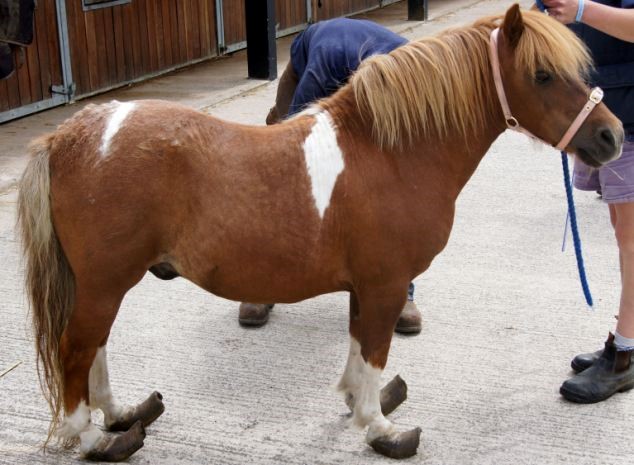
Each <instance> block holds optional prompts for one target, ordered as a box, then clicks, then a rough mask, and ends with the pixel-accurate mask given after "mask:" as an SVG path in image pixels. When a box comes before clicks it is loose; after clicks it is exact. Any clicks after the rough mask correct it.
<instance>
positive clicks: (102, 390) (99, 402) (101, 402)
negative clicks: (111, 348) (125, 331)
mask: <svg viewBox="0 0 634 465" xmlns="http://www.w3.org/2000/svg"><path fill="white" fill-rule="evenodd" d="M88 386H89V389H90V405H91V406H92V407H93V408H100V409H101V410H102V412H103V416H104V423H105V424H106V426H107V427H108V426H110V425H111V424H113V423H114V422H115V421H116V420H117V419H119V418H120V417H121V416H122V415H123V414H124V413H125V411H126V408H125V407H123V406H122V405H120V404H118V403H117V402H115V400H114V398H113V397H112V390H111V389H110V379H109V377H108V363H107V360H106V347H105V346H103V347H100V348H99V349H98V350H97V355H95V360H94V361H93V362H92V366H91V367H90V373H89V374H88Z"/></svg>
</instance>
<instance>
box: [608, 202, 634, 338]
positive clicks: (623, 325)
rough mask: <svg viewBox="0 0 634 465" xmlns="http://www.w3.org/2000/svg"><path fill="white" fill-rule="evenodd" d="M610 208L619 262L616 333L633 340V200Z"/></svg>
mask: <svg viewBox="0 0 634 465" xmlns="http://www.w3.org/2000/svg"><path fill="white" fill-rule="evenodd" d="M610 210H611V211H612V210H613V211H614V213H613V215H612V216H613V217H614V219H615V225H614V232H615V235H616V240H617V243H618V245H619V260H620V264H621V302H620V306H619V319H618V322H617V324H616V333H617V334H618V335H620V336H622V337H623V338H627V339H632V340H634V202H627V203H618V204H614V205H610ZM617 343H618V338H617ZM630 345H632V346H634V344H630Z"/></svg>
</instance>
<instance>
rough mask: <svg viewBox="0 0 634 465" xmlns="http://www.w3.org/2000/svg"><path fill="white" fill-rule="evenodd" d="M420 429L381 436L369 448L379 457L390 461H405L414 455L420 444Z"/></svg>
mask: <svg viewBox="0 0 634 465" xmlns="http://www.w3.org/2000/svg"><path fill="white" fill-rule="evenodd" d="M420 433H421V429H420V428H414V429H413V430H411V431H405V432H403V433H394V434H390V435H389V436H381V437H378V438H376V439H374V440H373V441H372V442H371V443H370V447H372V449H374V450H375V451H377V452H378V453H379V454H381V455H385V456H386V457H390V458H392V459H406V458H408V457H412V456H414V455H416V451H417V450H418V445H419V443H420Z"/></svg>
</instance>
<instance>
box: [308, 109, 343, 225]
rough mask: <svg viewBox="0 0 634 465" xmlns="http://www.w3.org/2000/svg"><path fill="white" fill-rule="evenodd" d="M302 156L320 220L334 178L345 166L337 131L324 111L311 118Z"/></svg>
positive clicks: (333, 186) (329, 195) (335, 180)
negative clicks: (313, 119)
mask: <svg viewBox="0 0 634 465" xmlns="http://www.w3.org/2000/svg"><path fill="white" fill-rule="evenodd" d="M304 156H305V157H306V167H307V169H308V175H309V176H310V183H311V188H312V194H313V198H314V199H315V206H316V207H317V211H318V212H319V217H320V218H322V219H323V217H324V212H325V211H326V209H327V208H328V206H329V205H330V197H331V195H332V191H333V189H334V188H335V183H336V182H337V177H338V176H339V174H340V173H341V172H342V171H343V169H344V167H345V165H344V161H343V153H342V152H341V148H340V147H339V144H338V143H337V128H336V127H335V125H334V123H333V121H332V118H331V117H330V114H329V113H328V112H326V111H322V112H319V113H317V114H316V115H315V124H314V125H313V127H312V128H311V130H310V134H309V135H308V137H307V138H306V140H305V141H304Z"/></svg>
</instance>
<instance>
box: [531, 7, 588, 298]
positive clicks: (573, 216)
mask: <svg viewBox="0 0 634 465" xmlns="http://www.w3.org/2000/svg"><path fill="white" fill-rule="evenodd" d="M535 5H537V8H539V9H540V10H541V11H546V5H544V2H543V1H542V0H535ZM561 164H562V167H563V169H564V184H565V186H566V198H567V199H568V217H566V228H565V229H564V246H563V247H565V243H566V231H567V230H568V219H570V229H571V231H572V241H573V243H574V246H575V257H576V258H577V269H578V270H579V279H580V281H581V288H582V289H583V295H584V297H585V298H586V303H587V304H588V306H589V307H590V308H592V304H593V302H592V294H591V293H590V286H588V278H587V277H586V269H585V267H584V266H583V254H582V253H581V238H580V237H579V228H578V227H577V213H576V212H575V202H574V200H573V198H572V182H571V181H570V168H569V167H568V154H566V152H561ZM563 247H562V249H563Z"/></svg>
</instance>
